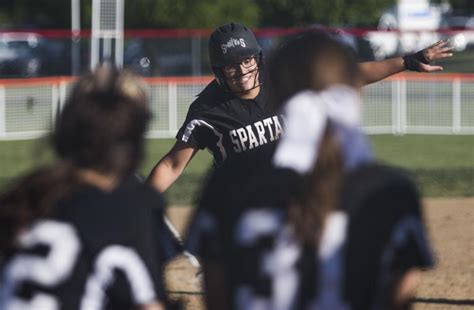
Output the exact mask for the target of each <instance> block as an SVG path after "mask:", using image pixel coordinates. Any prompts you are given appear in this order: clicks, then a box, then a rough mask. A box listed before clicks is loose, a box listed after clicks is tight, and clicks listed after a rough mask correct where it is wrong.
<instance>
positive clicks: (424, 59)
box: [359, 40, 453, 86]
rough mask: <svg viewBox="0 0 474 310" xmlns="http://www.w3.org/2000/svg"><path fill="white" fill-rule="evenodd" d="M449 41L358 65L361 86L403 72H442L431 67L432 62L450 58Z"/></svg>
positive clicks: (438, 68) (441, 68) (440, 68)
mask: <svg viewBox="0 0 474 310" xmlns="http://www.w3.org/2000/svg"><path fill="white" fill-rule="evenodd" d="M448 42H449V40H441V41H438V42H436V43H435V44H433V45H431V46H428V47H427V48H425V49H423V50H421V51H419V52H418V53H416V54H411V55H406V56H404V57H396V58H390V59H385V60H381V61H369V62H361V63H359V70H360V75H361V85H362V86H363V85H367V84H371V83H375V82H378V81H380V80H383V79H385V78H387V77H389V76H392V75H394V74H397V73H399V72H402V71H404V70H411V71H418V72H436V71H442V70H443V67H441V66H435V65H431V63H432V62H433V61H436V60H439V59H443V58H447V57H451V56H452V55H453V53H452V51H453V47H450V46H448Z"/></svg>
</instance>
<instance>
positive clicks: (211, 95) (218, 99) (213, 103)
mask: <svg viewBox="0 0 474 310" xmlns="http://www.w3.org/2000/svg"><path fill="white" fill-rule="evenodd" d="M231 99H232V97H231V96H230V95H229V94H228V93H226V92H225V91H224V90H223V89H222V88H221V87H220V86H219V84H218V83H217V81H216V80H213V81H212V82H210V83H209V84H208V85H207V86H206V87H205V88H204V89H203V90H202V91H201V92H200V93H199V94H198V95H197V96H196V99H194V101H193V102H192V103H191V105H190V107H189V112H190V113H202V112H205V111H207V110H209V109H212V108H215V107H217V106H219V104H221V103H223V102H226V101H228V100H231Z"/></svg>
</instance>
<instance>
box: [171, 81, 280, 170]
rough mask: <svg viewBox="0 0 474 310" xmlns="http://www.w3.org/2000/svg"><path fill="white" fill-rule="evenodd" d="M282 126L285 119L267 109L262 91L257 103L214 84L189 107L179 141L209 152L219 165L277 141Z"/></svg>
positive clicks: (261, 89)
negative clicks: (228, 159)
mask: <svg viewBox="0 0 474 310" xmlns="http://www.w3.org/2000/svg"><path fill="white" fill-rule="evenodd" d="M282 125H283V123H282V118H281V117H280V116H277V115H275V114H272V113H271V112H270V111H269V109H268V108H267V105H266V104H265V91H264V89H263V88H262V87H261V88H260V92H259V95H258V96H257V97H256V98H255V99H240V98H239V97H237V96H235V95H234V94H232V93H230V92H226V91H224V90H222V88H221V87H219V85H218V84H217V82H216V81H215V80H214V81H212V82H211V83H210V84H209V85H207V86H206V88H205V89H204V90H203V91H202V92H201V93H200V94H199V95H198V98H197V99H196V100H195V101H194V102H193V103H192V104H191V106H190V107H189V111H188V114H187V116H186V120H185V122H184V124H183V125H182V126H181V128H180V129H179V131H178V133H177V135H176V139H177V140H179V141H183V142H186V143H190V144H192V145H195V146H197V147H198V148H200V149H204V148H207V149H208V150H209V151H210V152H211V153H212V155H213V157H214V163H215V164H217V165H219V164H221V163H222V162H223V161H224V160H226V159H227V158H232V157H235V155H238V154H242V153H245V152H247V151H250V150H254V149H256V148H258V147H261V146H263V145H267V144H271V143H272V142H274V141H276V140H278V138H279V137H280V136H281V133H282Z"/></svg>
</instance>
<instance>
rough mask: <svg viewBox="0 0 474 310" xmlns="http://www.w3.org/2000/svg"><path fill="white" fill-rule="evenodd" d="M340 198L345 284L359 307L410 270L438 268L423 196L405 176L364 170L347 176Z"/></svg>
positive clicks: (386, 170) (388, 170)
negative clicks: (346, 218) (343, 218)
mask: <svg viewBox="0 0 474 310" xmlns="http://www.w3.org/2000/svg"><path fill="white" fill-rule="evenodd" d="M342 199H343V206H344V208H345V209H346V210H347V212H348V215H349V224H348V231H347V238H348V240H347V246H346V257H347V260H346V266H345V269H346V274H347V277H346V283H345V285H346V293H347V294H348V295H349V299H350V300H353V301H354V302H355V304H360V305H364V304H368V303H370V302H369V300H370V299H371V298H372V297H373V296H374V294H376V295H377V296H382V295H380V294H379V293H380V292H388V291H389V290H390V285H391V284H392V282H391V281H392V280H393V279H394V277H395V276H397V275H400V274H403V273H405V272H406V271H408V270H409V269H411V268H427V267H431V266H433V265H434V259H433V254H432V250H431V247H430V244H429V241H428V238H427V233H426V229H425V226H424V222H423V216H422V209H421V202H420V196H419V194H418V191H417V189H416V186H415V185H414V183H413V182H412V181H411V180H410V179H409V178H408V176H407V175H406V174H405V173H403V172H401V171H399V170H395V169H392V168H386V167H379V166H375V167H370V168H362V169H361V171H358V172H356V173H355V174H352V175H351V176H350V177H349V178H348V182H347V184H346V185H345V190H344V195H343V197H342ZM362 278H363V279H365V281H360V279H362ZM375 292H379V293H375Z"/></svg>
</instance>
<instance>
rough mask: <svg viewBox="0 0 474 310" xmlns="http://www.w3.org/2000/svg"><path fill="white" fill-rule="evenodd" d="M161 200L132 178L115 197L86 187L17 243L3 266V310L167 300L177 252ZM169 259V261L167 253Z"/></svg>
mask: <svg viewBox="0 0 474 310" xmlns="http://www.w3.org/2000/svg"><path fill="white" fill-rule="evenodd" d="M163 229H165V224H164V221H163V200H162V198H161V196H160V195H159V194H158V193H157V192H156V191H154V190H153V189H151V188H150V187H149V186H147V185H145V184H141V183H139V182H138V181H136V180H135V179H130V180H128V181H127V182H125V183H124V184H123V185H122V186H120V187H118V188H117V189H116V190H114V191H112V192H103V191H101V190H99V189H97V188H95V187H89V186H82V187H81V188H80V189H77V190H75V191H74V192H73V193H72V194H71V195H69V196H68V197H67V198H66V199H63V200H61V202H60V203H58V205H57V206H56V208H55V210H54V214H53V215H51V216H49V217H48V218H43V219H40V220H37V221H35V222H34V223H33V224H32V225H31V227H29V229H27V230H26V231H25V232H23V233H22V234H21V235H20V237H19V242H20V244H21V249H20V250H18V252H17V253H15V254H14V255H12V256H11V257H9V259H8V260H7V261H6V263H5V266H4V270H3V274H2V280H1V281H0V283H2V285H1V288H0V308H1V309H20V308H21V309H131V308H134V307H135V306H137V305H141V304H147V303H150V302H153V301H157V300H159V301H164V300H165V294H164V287H163V283H162V270H161V267H162V266H163V264H164V261H165V260H166V259H168V258H169V257H168V256H169V253H170V251H172V249H173V248H174V245H173V243H172V241H171V240H165V239H164V238H162V237H161V236H162V235H163V234H162V233H161V232H160V231H161V230H163ZM165 253H168V254H165Z"/></svg>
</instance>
